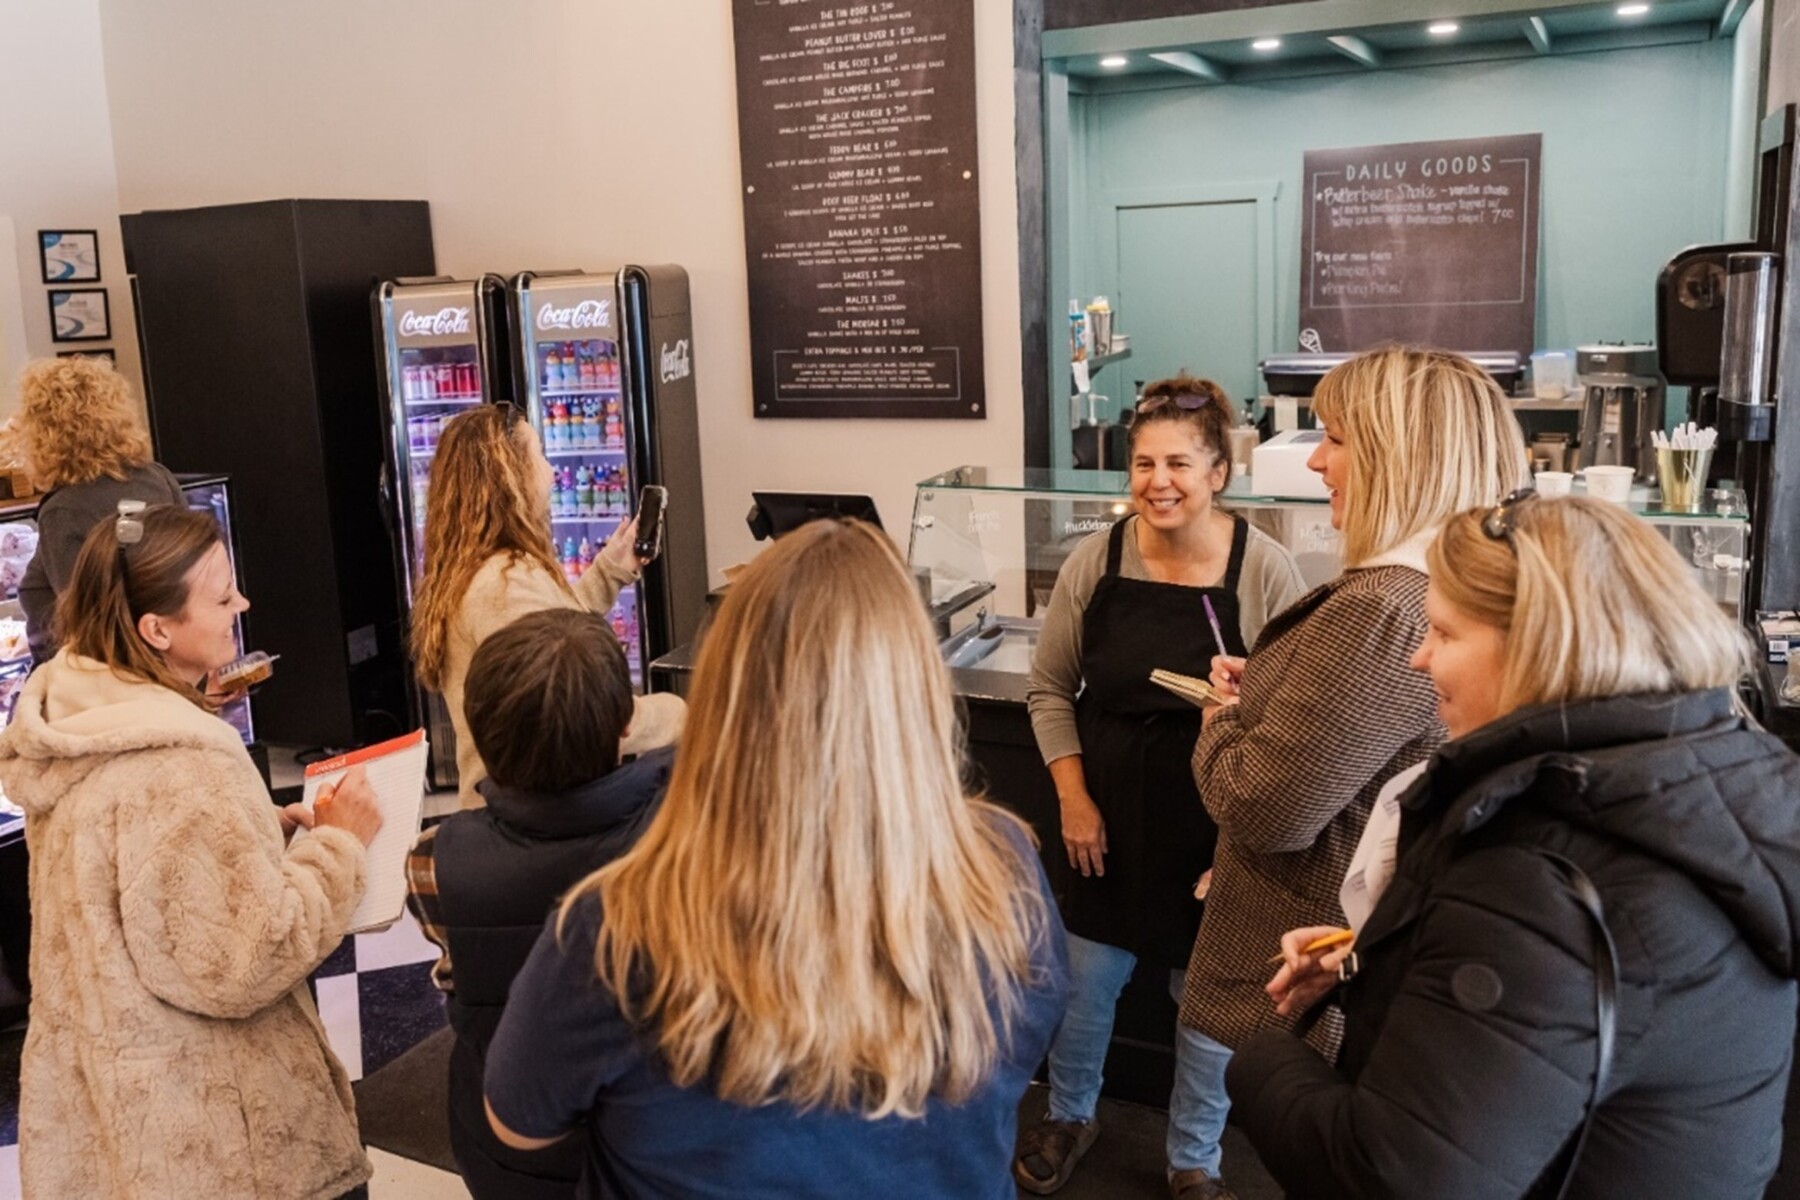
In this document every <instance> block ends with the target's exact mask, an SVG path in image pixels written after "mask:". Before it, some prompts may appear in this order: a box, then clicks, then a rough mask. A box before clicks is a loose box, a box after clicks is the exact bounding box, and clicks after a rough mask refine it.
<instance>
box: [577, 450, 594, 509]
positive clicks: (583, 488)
mask: <svg viewBox="0 0 1800 1200" xmlns="http://www.w3.org/2000/svg"><path fill="white" fill-rule="evenodd" d="M575 500H576V503H577V504H578V505H579V506H580V507H579V515H581V516H584V517H591V516H593V515H594V471H593V468H592V467H589V466H588V465H587V464H586V463H582V464H581V466H580V467H579V468H577V469H576V471H575Z"/></svg>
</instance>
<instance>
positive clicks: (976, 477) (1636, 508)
mask: <svg viewBox="0 0 1800 1200" xmlns="http://www.w3.org/2000/svg"><path fill="white" fill-rule="evenodd" d="M1130 482H1131V477H1130V475H1129V474H1127V473H1126V472H1124V471H1077V470H1074V469H1072V468H1050V467H973V466H963V467H953V468H951V469H950V470H948V471H945V472H943V473H942V474H939V475H933V476H932V477H931V478H929V479H922V480H920V481H919V484H918V486H919V487H920V488H921V489H928V488H929V489H935V490H939V491H969V492H1011V493H1031V494H1036V495H1044V496H1058V497H1067V498H1070V499H1083V498H1086V499H1095V500H1113V499H1123V498H1124V497H1125V496H1126V495H1127V494H1128V493H1129V492H1130V490H1131V488H1130ZM1255 484H1256V481H1255V479H1254V478H1253V477H1251V476H1249V475H1233V476H1232V479H1231V483H1230V485H1229V486H1227V487H1226V489H1225V491H1224V492H1223V493H1222V496H1221V498H1222V499H1223V500H1224V501H1226V502H1227V503H1228V504H1238V505H1243V506H1250V507H1256V506H1263V505H1280V506H1283V507H1296V508H1323V507H1324V506H1325V501H1324V500H1323V499H1322V498H1321V499H1313V498H1302V497H1294V496H1267V495H1263V494H1262V493H1260V492H1258V491H1257V490H1256V486H1255ZM1585 494H1586V492H1585V488H1584V485H1583V484H1582V482H1581V481H1580V480H1577V481H1576V484H1575V495H1578V496H1580V495H1585ZM1625 507H1626V508H1627V509H1629V510H1630V511H1631V512H1633V513H1635V514H1636V515H1638V516H1640V517H1644V518H1646V519H1648V520H1653V521H1658V522H1661V523H1663V524H1689V523H1693V524H1712V523H1718V522H1723V523H1728V524H1739V525H1742V524H1747V523H1748V522H1749V520H1750V518H1749V515H1748V511H1747V507H1746V505H1745V501H1744V494H1743V493H1742V492H1740V491H1735V490H1730V489H1723V488H1718V489H1713V490H1711V491H1709V492H1708V493H1707V500H1706V502H1705V504H1704V505H1703V508H1702V511H1699V512H1688V511H1684V510H1681V509H1666V508H1664V507H1662V504H1661V495H1660V493H1658V492H1657V491H1655V490H1654V489H1651V488H1646V487H1642V486H1640V487H1637V488H1634V489H1632V498H1631V502H1630V503H1629V504H1627V505H1626V506H1625Z"/></svg>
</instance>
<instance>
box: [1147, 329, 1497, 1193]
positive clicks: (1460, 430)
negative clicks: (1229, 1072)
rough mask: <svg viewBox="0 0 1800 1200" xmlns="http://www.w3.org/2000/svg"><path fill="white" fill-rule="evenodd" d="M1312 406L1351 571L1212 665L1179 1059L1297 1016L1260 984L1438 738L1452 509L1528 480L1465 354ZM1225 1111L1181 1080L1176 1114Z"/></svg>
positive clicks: (1377, 367)
mask: <svg viewBox="0 0 1800 1200" xmlns="http://www.w3.org/2000/svg"><path fill="white" fill-rule="evenodd" d="M1313 412H1314V413H1315V414H1316V415H1317V416H1318V417H1319V419H1320V420H1321V421H1322V422H1323V423H1324V427H1325V429H1324V432H1325V436H1324V439H1323V440H1322V441H1321V442H1320V444H1319V448H1318V450H1317V451H1315V452H1314V454H1313V456H1312V459H1311V461H1310V462H1309V463H1308V464H1307V465H1308V466H1310V467H1311V468H1312V469H1313V470H1315V471H1317V472H1319V473H1320V475H1322V476H1323V477H1324V480H1325V486H1326V487H1327V488H1328V489H1329V491H1330V496H1331V523H1332V525H1333V526H1334V527H1335V528H1337V529H1339V530H1340V531H1342V533H1343V547H1344V563H1345V569H1344V572H1343V574H1341V575H1340V576H1338V578H1336V579H1335V580H1333V581H1331V582H1330V583H1327V584H1325V585H1324V586H1323V587H1320V588H1316V589H1314V590H1313V591H1312V592H1311V593H1309V594H1308V595H1306V596H1304V597H1302V598H1301V599H1300V600H1298V601H1297V602H1295V603H1294V605H1293V606H1292V607H1290V608H1289V609H1287V610H1286V611H1285V612H1283V613H1281V614H1280V615H1278V616H1277V617H1275V619H1274V620H1272V621H1270V622H1269V624H1268V625H1267V626H1265V627H1264V629H1263V633H1262V638H1261V639H1260V640H1259V641H1258V642H1257V644H1256V647H1255V649H1254V650H1253V651H1252V652H1251V654H1250V657H1249V658H1248V660H1245V659H1224V658H1221V659H1218V660H1215V663H1214V670H1213V683H1214V684H1215V686H1216V687H1217V688H1218V689H1219V690H1220V692H1222V693H1223V694H1225V695H1226V696H1227V698H1228V703H1227V704H1226V706H1224V707H1223V708H1215V709H1211V710H1209V711H1208V714H1207V718H1206V729H1205V731H1204V732H1203V733H1202V734H1201V735H1200V741H1199V744H1198V745H1197V746H1196V747H1195V749H1194V775H1195V778H1196V780H1197V782H1198V783H1199V787H1200V795H1201V797H1202V798H1203V800H1204V801H1205V803H1206V808H1207V811H1208V812H1210V813H1211V814H1212V817H1213V819H1214V820H1215V821H1217V822H1218V825H1219V845H1218V849H1217V851H1216V852H1215V854H1214V858H1213V884H1212V891H1211V893H1210V894H1209V896H1208V898H1207V904H1206V912H1205V915H1204V916H1203V917H1202V920H1201V924H1200V935H1199V937H1198V938H1197V939H1196V940H1195V943H1194V955H1193V958H1192V960H1191V961H1190V962H1189V964H1188V976H1187V990H1186V994H1185V995H1184V996H1183V998H1182V1004H1181V1021H1180V1028H1179V1030H1178V1034H1177V1038H1176V1053H1177V1055H1178V1056H1180V1055H1192V1054H1209V1055H1214V1056H1219V1055H1223V1054H1229V1052H1230V1051H1232V1050H1235V1049H1236V1048H1237V1047H1239V1046H1241V1045H1243V1043H1244V1042H1245V1041H1246V1040H1248V1038H1249V1037H1250V1036H1251V1035H1252V1034H1254V1033H1256V1032H1257V1031H1258V1030H1260V1029H1265V1028H1268V1027H1270V1026H1271V1025H1277V1024H1283V1023H1286V1022H1287V1021H1289V1020H1290V1019H1291V1018H1287V1017H1284V1016H1281V1015H1279V1014H1277V1013H1276V1011H1275V1007H1274V1005H1273V1004H1271V1003H1270V1001H1269V998H1268V996H1267V995H1265V994H1264V992H1263V983H1264V981H1265V980H1266V979H1267V977H1268V976H1267V965H1266V964H1267V961H1268V957H1269V954H1270V952H1271V951H1273V950H1275V949H1276V948H1277V947H1278V946H1279V943H1280V940H1281V935H1282V934H1283V933H1286V932H1287V931H1288V930H1289V929H1292V928H1295V927H1296V926H1302V925H1323V924H1327V923H1330V924H1336V923H1337V922H1338V919H1339V917H1340V916H1341V914H1340V912H1339V907H1338V887H1339V885H1340V884H1341V883H1342V882H1343V879H1344V873H1345V871H1346V870H1347V869H1348V867H1349V866H1350V856H1351V853H1352V851H1354V850H1355V848H1356V842H1357V838H1358V837H1359V836H1360V835H1361V833H1362V830H1363V824H1364V822H1365V821H1366V820H1367V819H1368V815H1369V808H1370V805H1371V804H1372V803H1373V801H1374V798H1375V795H1376V793H1377V792H1378V791H1380V789H1381V787H1382V785H1383V784H1385V783H1386V782H1387V781H1388V780H1389V779H1390V778H1392V777H1393V776H1394V775H1395V774H1397V773H1399V772H1400V771H1403V770H1405V769H1406V768H1408V767H1410V766H1412V765H1414V764H1415V763H1419V762H1422V761H1424V759H1425V758H1426V757H1427V756H1428V755H1429V754H1430V753H1431V751H1432V750H1433V749H1434V748H1435V747H1436V746H1437V744H1438V742H1440V741H1441V740H1442V739H1443V727H1442V726H1441V725H1440V724H1439V723H1438V718H1437V706H1436V704H1435V703H1434V697H1433V695H1432V691H1431V685H1430V683H1429V682H1428V681H1426V680H1425V679H1423V678H1421V677H1420V676H1418V675H1416V674H1415V673H1413V672H1412V671H1410V670H1408V668H1407V663H1408V662H1409V661H1410V660H1411V658H1412V655H1413V652H1414V651H1415V650H1417V649H1418V647H1419V643H1420V642H1421V641H1422V640H1423V639H1424V636H1425V584H1426V571H1427V568H1426V561H1425V551H1426V549H1427V548H1428V547H1429V546H1430V544H1431V539H1432V538H1433V537H1434V536H1436V533H1437V530H1438V528H1439V526H1441V525H1442V524H1443V523H1444V521H1446V520H1448V519H1449V518H1450V517H1451V516H1452V515H1453V514H1455V513H1458V512H1461V511H1462V510H1464V509H1467V508H1469V507H1470V506H1471V505H1474V504H1478V503H1484V504H1491V503H1493V502H1494V501H1496V500H1498V499H1499V498H1500V497H1501V496H1503V495H1505V494H1506V493H1507V492H1509V491H1511V490H1512V489H1513V488H1514V487H1515V486H1517V485H1518V484H1519V483H1520V482H1521V481H1522V480H1523V478H1524V476H1525V449H1524V439H1523V437H1522V436H1521V435H1520V431H1519V426H1518V422H1517V421H1515V420H1514V419H1513V416H1512V413H1511V411H1510V410H1509V409H1508V407H1507V404H1506V398H1505V397H1504V396H1502V395H1501V393H1500V389H1499V388H1498V387H1497V386H1495V384H1494V382H1493V380H1491V379H1490V378H1488V376H1487V375H1486V374H1484V373H1483V372H1482V371H1481V369H1480V368H1479V367H1477V366H1475V364H1473V363H1471V362H1469V361H1468V360H1467V359H1465V358H1461V357H1459V356H1457V355H1453V354H1443V353H1440V352H1437V351H1433V350H1413V349H1404V348H1398V347H1396V348H1392V349H1387V350H1377V351H1374V352H1372V353H1369V354H1365V355H1362V356H1361V357H1358V358H1355V359H1352V360H1351V361H1350V362H1347V363H1344V364H1343V365H1341V366H1339V367H1337V368H1335V369H1334V370H1332V371H1331V373H1330V374H1328V375H1326V376H1325V378H1324V379H1322V380H1320V382H1319V387H1318V390H1317V392H1316V394H1315V395H1314V396H1313ZM1338 1031H1339V1026H1338V1025H1337V1024H1336V1023H1334V1022H1332V1021H1321V1022H1320V1023H1319V1024H1318V1026H1317V1027H1316V1028H1315V1030H1314V1038H1315V1040H1316V1042H1317V1044H1318V1045H1320V1046H1321V1047H1322V1048H1324V1049H1327V1050H1329V1049H1331V1048H1332V1047H1333V1046H1334V1045H1335V1041H1336V1037H1337V1034H1338ZM1221 1065H1222V1064H1221ZM1176 1077H1177V1081H1178V1083H1179V1081H1180V1080H1181V1079H1182V1078H1184V1077H1185V1078H1196V1077H1203V1076H1200V1075H1199V1073H1198V1072H1195V1073H1193V1074H1190V1075H1185V1076H1184V1074H1183V1073H1182V1072H1180V1071H1178V1072H1177V1076H1176ZM1227 1103H1228V1102H1227V1100H1226V1098H1225V1097H1224V1096H1222V1095H1217V1094H1210V1095H1205V1096H1201V1095H1193V1094H1186V1093H1184V1090H1183V1089H1182V1088H1181V1087H1179V1086H1178V1087H1177V1088H1176V1093H1175V1097H1174V1099H1173V1101H1172V1102H1171V1108H1172V1111H1177V1110H1179V1109H1180V1108H1181V1106H1183V1105H1197V1106H1208V1107H1217V1108H1224V1107H1225V1106H1226V1105H1227ZM1171 1119H1174V1117H1173V1116H1172V1117H1171ZM1170 1186H1171V1191H1172V1193H1173V1194H1174V1195H1175V1196H1176V1197H1177V1198H1178V1200H1210V1198H1212V1197H1218V1196H1222V1195H1229V1193H1228V1192H1226V1191H1225V1190H1224V1188H1223V1187H1222V1185H1220V1184H1219V1183H1218V1181H1217V1180H1215V1179H1210V1178H1203V1177H1201V1176H1200V1174H1199V1173H1197V1172H1178V1173H1176V1174H1174V1175H1173V1176H1172V1178H1171V1181H1170Z"/></svg>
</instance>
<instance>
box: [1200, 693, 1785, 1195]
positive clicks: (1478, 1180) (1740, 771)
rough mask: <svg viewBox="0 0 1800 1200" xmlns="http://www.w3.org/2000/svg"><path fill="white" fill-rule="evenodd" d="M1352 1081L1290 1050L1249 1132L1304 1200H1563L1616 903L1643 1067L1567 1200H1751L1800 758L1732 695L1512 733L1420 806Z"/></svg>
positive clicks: (1509, 724) (1620, 1063)
mask: <svg viewBox="0 0 1800 1200" xmlns="http://www.w3.org/2000/svg"><path fill="white" fill-rule="evenodd" d="M1402 813H1403V816H1402V826H1401V842H1400V858H1399V863H1398V867H1397V871H1396V876H1395V879H1394V881H1393V883H1392V884H1391V885H1390V886H1389V887H1388V890H1387V891H1386V892H1385V893H1383V895H1382V897H1381V900H1380V902H1379V903H1378V904H1377V906H1376V908H1375V911H1374V913H1373V914H1372V915H1371V916H1370V918H1369V921H1368V924H1367V925H1366V926H1365V927H1364V929H1363V933H1362V938H1361V939H1360V943H1359V946H1358V955H1359V958H1360V960H1361V968H1360V970H1359V972H1358V973H1357V974H1356V976H1355V977H1354V978H1353V979H1352V980H1351V982H1350V983H1349V984H1348V985H1346V986H1345V987H1344V988H1342V989H1341V994H1340V1000H1341V1003H1342V1004H1343V1007H1344V1010H1345V1015H1346V1027H1345V1035H1344V1042H1343V1050H1342V1054H1341V1056H1340V1059H1339V1063H1338V1066H1337V1067H1336V1068H1333V1067H1332V1066H1331V1065H1330V1064H1328V1063H1326V1062H1325V1061H1324V1060H1323V1059H1321V1058H1320V1057H1319V1056H1318V1055H1317V1054H1315V1053H1314V1052H1313V1051H1312V1050H1311V1049H1310V1048H1308V1047H1307V1046H1305V1045H1304V1044H1302V1043H1301V1042H1300V1041H1298V1040H1296V1039H1295V1038H1294V1036H1293V1035H1292V1034H1290V1033H1287V1032H1285V1031H1271V1032H1268V1033H1265V1034H1261V1035H1259V1036H1258V1037H1257V1038H1256V1039H1255V1040H1253V1041H1252V1042H1250V1043H1249V1044H1248V1045H1247V1046H1245V1047H1244V1049H1242V1050H1240V1051H1239V1052H1238V1054H1237V1055H1236V1057H1235V1058H1234V1059H1233V1060H1232V1063H1231V1068H1230V1071H1229V1073H1228V1075H1227V1083H1228V1086H1229V1088H1230V1092H1231V1099H1232V1112H1233V1116H1234V1117H1236V1118H1237V1119H1238V1120H1240V1121H1241V1122H1242V1123H1243V1124H1244V1126H1245V1127H1246V1129H1247V1130H1248V1132H1249V1134H1250V1137H1251V1140H1252V1141H1253V1142H1254V1143H1255V1144H1256V1148H1257V1150H1258V1152H1259V1153H1260V1154H1261V1155H1262V1159H1263V1161H1264V1162H1265V1163H1267V1164H1268V1165H1269V1168H1270V1169H1271V1170H1272V1171H1273V1172H1274V1173H1275V1175H1276V1176H1277V1177H1278V1178H1279V1179H1280V1180H1281V1182H1282V1183H1283V1184H1284V1185H1285V1186H1286V1187H1287V1188H1288V1194H1289V1195H1290V1196H1291V1197H1320V1198H1324V1197H1331V1198H1333V1200H1338V1198H1350V1197H1376V1196H1380V1197H1395V1198H1411V1197H1417V1198H1419V1200H1451V1198H1454V1200H1486V1198H1489V1197H1495V1198H1497V1197H1520V1196H1536V1195H1553V1194H1554V1186H1553V1185H1554V1183H1556V1182H1559V1181H1560V1177H1561V1176H1560V1171H1552V1172H1551V1173H1550V1174H1549V1175H1546V1174H1545V1172H1546V1170H1547V1169H1548V1168H1552V1167H1555V1166H1560V1164H1561V1162H1562V1158H1561V1155H1562V1153H1563V1152H1564V1151H1565V1149H1566V1147H1567V1145H1568V1143H1569V1142H1570V1139H1571V1137H1572V1135H1573V1134H1574V1133H1575V1131H1576V1129H1577V1128H1578V1127H1579V1125H1580V1123H1581V1116H1582V1111H1583V1106H1584V1104H1585V1102H1586V1100H1587V1097H1588V1092H1589V1089H1590V1087H1591V1086H1592V1082H1593V1076H1594V1068H1595V1060H1596V1056H1595V1049H1596V1042H1595V1027H1596V1022H1595V1016H1594V979H1595V974H1594V950H1595V943H1594V933H1593V930H1594V926H1593V922H1592V921H1591V919H1590V918H1589V917H1588V916H1587V914H1586V912H1585V911H1584V910H1583V909H1582V908H1581V907H1580V906H1579V904H1578V902H1577V900H1576V899H1575V896H1574V893H1573V891H1572V890H1571V888H1570V885H1569V883H1568V882H1567V880H1566V878H1565V877H1564V875H1563V874H1562V873H1561V871H1560V870H1559V868H1558V867H1557V866H1556V865H1555V864H1554V863H1553V862H1552V861H1551V860H1550V858H1548V857H1547V856H1546V852H1551V853H1556V854H1560V855H1563V856H1565V857H1567V858H1568V859H1570V860H1572V861H1573V862H1575V863H1576V864H1578V865H1579V866H1580V867H1581V868H1582V870H1584V871H1585V872H1586V873H1587V874H1588V875H1589V876H1590V877H1591V878H1592V879H1593V881H1594V883H1595V886H1596V887H1597V888H1598V890H1599V892H1600V894H1601V898H1602V900H1603V902H1604V905H1605V909H1606V918H1607V923H1608V925H1609V926H1610V927H1611V929H1612V933H1613V937H1614V938H1615V939H1616V941H1617V943H1618V951H1619V959H1620V974H1621V982H1620V988H1619V1001H1618V1010H1619V1015H1618V1046H1617V1050H1616V1052H1615V1058H1614V1064H1613V1073H1612V1080H1611V1084H1610V1086H1609V1088H1608V1094H1607V1095H1606V1096H1605V1097H1603V1098H1602V1102H1601V1104H1600V1107H1599V1110H1598V1114H1597V1116H1596V1118H1595V1124H1594V1128H1593V1132H1592V1133H1591V1134H1590V1136H1589V1139H1588V1142H1587V1146H1586V1148H1585V1150H1584V1151H1583V1153H1582V1155H1581V1160H1580V1162H1579V1164H1578V1166H1577V1168H1576V1175H1575V1179H1574V1182H1573V1186H1572V1187H1571V1189H1570V1192H1569V1194H1570V1195H1571V1196H1581V1197H1602V1196H1604V1197H1624V1196H1671V1197H1705V1198H1706V1200H1736V1198H1739V1197H1742V1198H1744V1200H1751V1198H1753V1197H1760V1196H1761V1195H1762V1194H1763V1187H1764V1185H1765V1184H1766V1183H1767V1182H1768V1180H1769V1177H1770V1176H1771V1175H1772V1174H1773V1173H1774V1170H1775V1166H1776V1162H1777V1160H1778V1157H1779V1153H1780V1141H1781V1110H1782V1099H1783V1094H1784V1091H1785V1088H1786V1084H1787V1075H1788V1067H1789V1052H1790V1050H1791V1048H1792V1046H1793V1042H1794V1019H1795V1003H1796V994H1795V985H1794V977H1795V973H1796V963H1797V962H1800V948H1797V947H1796V931H1797V930H1800V759H1796V758H1795V756H1794V755H1793V754H1792V753H1790V752H1789V751H1788V750H1786V749H1785V748H1784V747H1783V746H1782V745H1781V744H1780V742H1778V741H1777V740H1776V739H1775V738H1773V737H1770V736H1769V735H1767V734H1765V733H1762V732H1760V731H1757V730H1755V729H1754V728H1752V727H1750V726H1749V725H1748V724H1747V723H1746V722H1744V721H1743V720H1741V719H1739V718H1737V717H1735V716H1733V715H1732V713H1731V709H1730V703H1729V697H1728V695H1727V694H1726V693H1725V692H1724V691H1710V692H1697V693H1691V694H1686V695H1679V696H1637V697H1620V698H1615V699H1610V700H1603V701H1597V702H1593V703H1588V704H1582V705H1577V706H1573V707H1570V708H1567V709H1559V708H1549V707H1545V708H1534V709H1527V710H1523V711H1521V712H1518V713H1515V714H1513V715H1511V716H1509V717H1507V718H1504V719H1502V720H1500V721H1498V722H1495V723H1494V724H1493V725H1490V726H1488V727H1486V728H1485V729H1481V730H1478V731H1476V732H1475V733H1474V734H1472V735H1470V736H1469V737H1467V738H1464V739H1461V740H1459V741H1456V742H1451V743H1449V744H1448V745H1446V746H1445V747H1444V748H1443V749H1442V750H1441V751H1440V752H1439V753H1438V755H1437V756H1436V757H1435V758H1434V759H1433V760H1432V767H1431V769H1430V771H1429V772H1428V773H1427V774H1426V776H1425V777H1424V778H1423V779H1421V780H1420V781H1419V782H1418V783H1417V784H1415V785H1414V787H1413V788H1412V789H1411V790H1409V792H1408V793H1407V795H1406V796H1405V797H1404V798H1403V799H1402Z"/></svg>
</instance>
